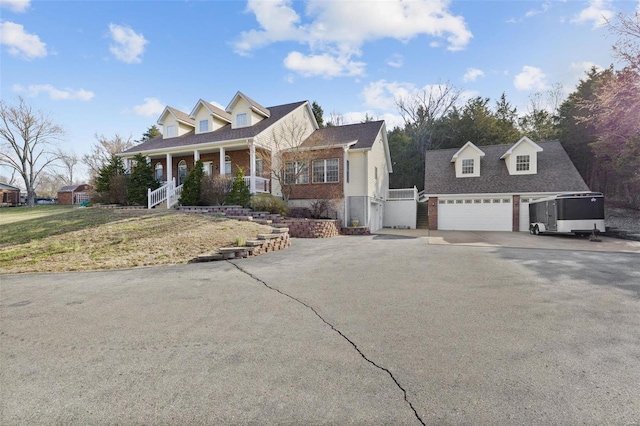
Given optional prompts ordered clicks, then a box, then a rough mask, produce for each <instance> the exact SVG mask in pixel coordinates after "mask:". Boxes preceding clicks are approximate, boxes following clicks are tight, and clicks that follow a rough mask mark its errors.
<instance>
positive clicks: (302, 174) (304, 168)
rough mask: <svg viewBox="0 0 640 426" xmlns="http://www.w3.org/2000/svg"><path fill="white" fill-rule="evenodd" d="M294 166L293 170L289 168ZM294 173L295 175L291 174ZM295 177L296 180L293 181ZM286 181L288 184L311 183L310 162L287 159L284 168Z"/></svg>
mask: <svg viewBox="0 0 640 426" xmlns="http://www.w3.org/2000/svg"><path fill="white" fill-rule="evenodd" d="M290 168H293V171H292V172H289V171H288V170H289V169H290ZM291 173H293V176H291ZM294 177H295V182H291V181H292V180H293V179H292V178H294ZM284 182H285V184H286V185H292V184H293V185H305V184H308V183H309V164H308V163H307V162H306V161H287V162H286V163H285V169H284Z"/></svg>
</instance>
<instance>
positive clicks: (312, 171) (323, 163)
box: [311, 158, 340, 183]
mask: <svg viewBox="0 0 640 426" xmlns="http://www.w3.org/2000/svg"><path fill="white" fill-rule="evenodd" d="M321 161H322V167H323V173H322V178H323V179H322V181H316V174H315V172H314V169H315V164H316V163H319V162H321ZM328 161H335V162H336V165H337V169H338V170H337V172H338V174H337V176H336V180H335V181H333V180H332V181H328V180H327V176H328V173H327V169H328V167H327V162H328ZM311 181H312V182H313V183H339V182H340V159H339V158H325V159H322V160H313V161H312V162H311Z"/></svg>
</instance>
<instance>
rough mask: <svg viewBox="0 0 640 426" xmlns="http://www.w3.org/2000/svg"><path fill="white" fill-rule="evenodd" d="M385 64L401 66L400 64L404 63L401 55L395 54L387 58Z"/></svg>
mask: <svg viewBox="0 0 640 426" xmlns="http://www.w3.org/2000/svg"><path fill="white" fill-rule="evenodd" d="M387 65H389V66H390V67H393V68H402V65H404V58H403V57H402V55H399V54H395V55H393V56H392V57H391V58H389V59H387Z"/></svg>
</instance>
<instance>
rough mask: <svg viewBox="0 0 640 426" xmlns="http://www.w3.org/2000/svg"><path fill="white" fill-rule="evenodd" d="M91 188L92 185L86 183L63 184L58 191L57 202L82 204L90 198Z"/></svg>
mask: <svg viewBox="0 0 640 426" xmlns="http://www.w3.org/2000/svg"><path fill="white" fill-rule="evenodd" d="M92 189H93V186H91V185H89V184H86V183H83V184H80V185H69V186H63V187H62V188H60V190H59V191H58V204H66V205H71V204H82V203H84V202H85V201H88V200H89V199H90V196H89V191H91V190H92Z"/></svg>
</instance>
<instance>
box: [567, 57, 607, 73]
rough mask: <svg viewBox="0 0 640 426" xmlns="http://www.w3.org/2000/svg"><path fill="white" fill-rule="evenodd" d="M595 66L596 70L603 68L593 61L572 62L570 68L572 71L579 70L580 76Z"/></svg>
mask: <svg viewBox="0 0 640 426" xmlns="http://www.w3.org/2000/svg"><path fill="white" fill-rule="evenodd" d="M593 67H596V70H598V71H602V70H603V69H604V68H603V67H602V66H600V65H598V64H596V63H595V62H590V61H583V62H572V63H571V69H572V70H573V71H576V72H579V73H580V75H581V76H584V73H585V72H587V71H589V70H590V69H591V68H593Z"/></svg>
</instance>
